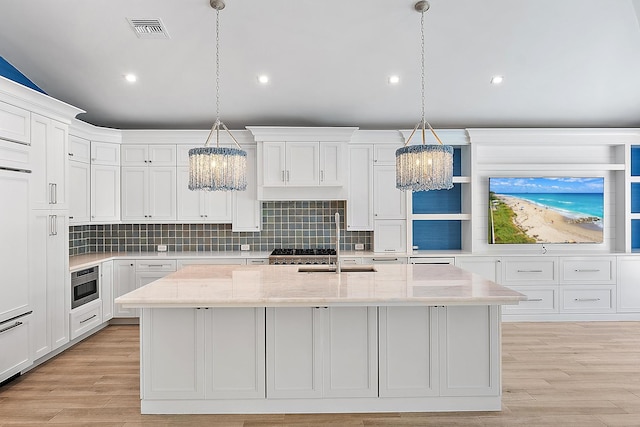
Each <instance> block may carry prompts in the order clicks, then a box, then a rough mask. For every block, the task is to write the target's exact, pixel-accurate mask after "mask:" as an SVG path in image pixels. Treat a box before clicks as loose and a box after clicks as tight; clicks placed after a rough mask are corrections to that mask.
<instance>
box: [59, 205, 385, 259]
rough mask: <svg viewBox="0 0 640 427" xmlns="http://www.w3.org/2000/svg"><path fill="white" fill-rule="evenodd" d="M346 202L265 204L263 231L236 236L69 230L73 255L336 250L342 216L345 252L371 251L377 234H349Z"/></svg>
mask: <svg viewBox="0 0 640 427" xmlns="http://www.w3.org/2000/svg"><path fill="white" fill-rule="evenodd" d="M345 206H346V204H345V202H344V201H322V202H320V201H298V202H263V204H262V231H261V232H258V233H249V232H246V233H245V232H232V231H231V224H106V225H80V226H71V227H69V254H70V255H80V254H85V253H92V252H154V251H156V249H157V246H158V245H167V250H169V251H176V252H211V251H214V252H215V251H238V250H240V245H244V244H248V245H251V250H252V251H271V250H272V249H274V248H329V247H333V246H334V243H333V242H334V239H335V223H334V214H335V213H336V212H339V213H340V218H341V224H340V229H341V233H340V234H341V245H340V247H341V249H343V250H353V249H354V245H355V244H356V243H362V244H364V248H365V250H370V249H371V242H372V237H373V232H370V231H345V223H344V219H345V211H346V209H345Z"/></svg>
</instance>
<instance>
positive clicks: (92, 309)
mask: <svg viewBox="0 0 640 427" xmlns="http://www.w3.org/2000/svg"><path fill="white" fill-rule="evenodd" d="M101 323H102V300H100V299H97V300H94V301H91V302H90V303H87V304H85V305H83V306H81V307H78V308H76V309H75V310H72V311H71V314H70V322H69V324H70V325H71V339H72V340H73V339H76V338H78V337H79V336H80V335H82V334H84V333H85V332H87V331H90V330H91V329H93V328H95V327H96V326H98V325H100V324H101Z"/></svg>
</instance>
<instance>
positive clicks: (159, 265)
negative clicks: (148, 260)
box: [147, 264, 169, 268]
mask: <svg viewBox="0 0 640 427" xmlns="http://www.w3.org/2000/svg"><path fill="white" fill-rule="evenodd" d="M165 265H169V264H147V267H149V268H151V267H164V266H165Z"/></svg>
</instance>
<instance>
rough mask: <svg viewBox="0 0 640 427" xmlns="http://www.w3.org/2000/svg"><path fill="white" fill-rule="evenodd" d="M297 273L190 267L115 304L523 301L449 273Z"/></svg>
mask: <svg viewBox="0 0 640 427" xmlns="http://www.w3.org/2000/svg"><path fill="white" fill-rule="evenodd" d="M374 267H375V269H376V270H377V271H376V272H343V273H341V274H336V273H328V272H322V273H320V272H314V273H300V272H298V268H299V266H283V265H252V266H246V265H191V266H187V267H185V268H183V269H181V270H179V271H177V272H175V273H172V274H170V275H168V276H165V277H164V278H162V279H159V280H157V281H155V282H152V283H150V284H148V285H146V286H143V287H141V288H139V289H136V290H134V291H132V292H130V293H128V294H125V295H122V296H120V297H118V298H116V300H115V302H116V303H117V304H122V305H123V307H140V308H185V307H283V306H284V307H313V306H358V305H360V306H362V305H367V306H392V305H487V304H488V305H501V304H518V302H519V301H522V300H525V299H526V297H525V295H523V294H521V293H519V292H516V291H513V290H511V289H508V288H506V287H503V286H500V285H498V284H496V283H494V282H491V281H489V280H486V279H483V278H482V277H481V276H479V275H476V274H473V273H469V272H467V271H464V270H462V269H460V268H457V267H454V266H451V265H424V264H418V265H415V264H404V265H398V264H396V265H376V266H374Z"/></svg>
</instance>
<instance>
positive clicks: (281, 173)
mask: <svg viewBox="0 0 640 427" xmlns="http://www.w3.org/2000/svg"><path fill="white" fill-rule="evenodd" d="M281 175H282V179H281V181H282V182H284V171H282V173H281Z"/></svg>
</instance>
